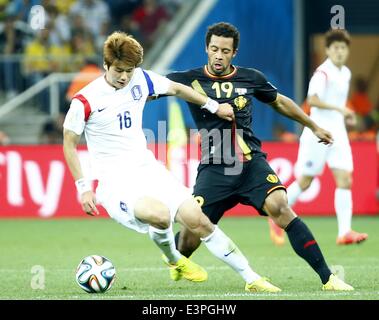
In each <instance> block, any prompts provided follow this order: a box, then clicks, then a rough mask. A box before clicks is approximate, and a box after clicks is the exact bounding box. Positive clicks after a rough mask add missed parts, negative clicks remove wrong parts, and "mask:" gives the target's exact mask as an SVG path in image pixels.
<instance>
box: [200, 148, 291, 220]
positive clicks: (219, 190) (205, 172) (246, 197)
mask: <svg viewBox="0 0 379 320" xmlns="http://www.w3.org/2000/svg"><path fill="white" fill-rule="evenodd" d="M225 168H227V167H226V166H224V165H220V164H214V165H212V164H208V165H200V166H199V168H198V173H197V178H196V184H195V186H194V192H193V195H194V197H195V199H196V200H197V201H198V202H199V204H200V205H201V207H202V209H203V212H204V213H205V214H206V215H207V216H208V217H209V219H210V220H211V221H212V223H214V224H216V223H217V222H218V221H219V220H220V219H221V217H222V216H223V214H224V212H225V211H227V210H229V209H231V208H233V207H234V206H235V205H237V204H238V203H242V204H245V205H250V206H253V207H254V208H255V209H257V211H258V212H259V214H260V215H265V216H267V214H266V213H265V212H264V211H263V210H262V207H263V204H264V201H265V199H266V197H267V196H268V195H269V194H270V193H271V192H272V191H274V190H276V189H284V190H285V189H286V188H285V187H284V186H283V185H282V183H281V182H280V180H279V178H278V177H277V175H276V173H275V172H274V171H273V170H272V169H271V167H270V165H269V164H268V162H267V160H266V156H265V154H264V153H257V154H254V155H253V158H252V160H250V161H248V162H244V163H243V168H242V172H241V173H240V174H238V175H226V174H225Z"/></svg>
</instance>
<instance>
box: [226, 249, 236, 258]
mask: <svg viewBox="0 0 379 320" xmlns="http://www.w3.org/2000/svg"><path fill="white" fill-rule="evenodd" d="M235 250H236V248H234V249H233V250H232V251H230V252H229V253H227V254H224V257H227V256H228V255H230V254H231V253H232V252H234V251H235Z"/></svg>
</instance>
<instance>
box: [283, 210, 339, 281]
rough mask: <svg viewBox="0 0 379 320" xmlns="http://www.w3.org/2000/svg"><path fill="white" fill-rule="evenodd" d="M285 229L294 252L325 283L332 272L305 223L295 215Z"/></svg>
mask: <svg viewBox="0 0 379 320" xmlns="http://www.w3.org/2000/svg"><path fill="white" fill-rule="evenodd" d="M285 230H286V232H287V235H288V239H289V241H290V243H291V246H292V248H293V249H294V250H295V252H296V253H297V254H298V255H299V256H300V257H302V258H303V259H304V260H305V261H307V262H308V264H309V265H310V266H311V267H312V268H313V270H315V271H316V272H317V274H318V275H319V276H320V278H321V281H322V283H323V284H325V283H327V282H328V280H329V277H330V275H331V274H332V273H331V271H330V269H329V268H328V266H327V264H326V262H325V259H324V257H323V255H322V252H321V250H320V247H319V246H318V244H317V242H316V240H315V239H314V237H313V235H312V233H311V231H310V230H309V229H308V227H307V226H306V225H305V223H304V222H303V221H302V220H301V219H300V218H299V217H296V218H295V219H293V220H292V221H291V222H290V223H289V224H288V226H287V228H286V229H285Z"/></svg>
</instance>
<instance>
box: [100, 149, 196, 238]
mask: <svg viewBox="0 0 379 320" xmlns="http://www.w3.org/2000/svg"><path fill="white" fill-rule="evenodd" d="M113 169H115V170H113ZM113 169H112V170H109V171H110V172H109V175H108V176H107V178H104V179H102V180H100V181H99V184H98V187H97V189H96V198H97V201H98V203H99V204H101V205H102V206H103V207H104V208H105V209H106V211H107V212H108V214H109V216H110V217H111V218H113V219H114V220H116V221H117V222H119V223H121V224H122V225H124V226H125V227H128V228H130V229H133V230H135V231H138V232H141V233H147V232H148V229H149V225H148V224H146V223H143V222H141V221H140V220H138V219H137V218H136V217H135V216H134V205H135V203H136V201H137V200H139V199H141V198H142V197H145V196H149V197H152V198H155V199H157V200H159V201H161V202H162V203H163V204H165V205H166V206H167V207H168V209H169V211H170V215H171V222H174V219H175V216H176V213H177V211H178V208H179V206H180V205H181V204H182V203H183V202H184V201H185V200H187V199H190V198H191V197H192V195H191V191H190V189H189V188H187V187H185V186H184V185H183V184H181V183H180V182H179V180H177V179H176V178H175V177H174V176H173V175H172V174H171V173H170V172H169V171H168V170H167V169H166V167H164V166H163V165H162V164H161V163H159V162H158V161H157V160H156V159H155V158H154V156H153V155H151V157H148V159H146V161H145V162H144V163H143V164H141V165H140V166H136V167H134V166H133V168H122V167H121V166H119V167H118V168H113Z"/></svg>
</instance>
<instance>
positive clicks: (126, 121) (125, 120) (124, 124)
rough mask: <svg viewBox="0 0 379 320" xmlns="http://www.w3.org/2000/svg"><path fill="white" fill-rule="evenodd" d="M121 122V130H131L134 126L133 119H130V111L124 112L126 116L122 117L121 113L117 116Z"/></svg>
mask: <svg viewBox="0 0 379 320" xmlns="http://www.w3.org/2000/svg"><path fill="white" fill-rule="evenodd" d="M117 117H118V119H119V121H120V130H122V129H123V128H125V129H127V128H130V127H131V125H132V119H131V118H130V112H129V111H125V112H124V115H122V114H121V113H119V114H118V115H117Z"/></svg>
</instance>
